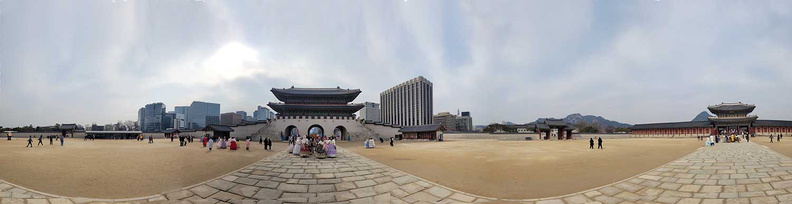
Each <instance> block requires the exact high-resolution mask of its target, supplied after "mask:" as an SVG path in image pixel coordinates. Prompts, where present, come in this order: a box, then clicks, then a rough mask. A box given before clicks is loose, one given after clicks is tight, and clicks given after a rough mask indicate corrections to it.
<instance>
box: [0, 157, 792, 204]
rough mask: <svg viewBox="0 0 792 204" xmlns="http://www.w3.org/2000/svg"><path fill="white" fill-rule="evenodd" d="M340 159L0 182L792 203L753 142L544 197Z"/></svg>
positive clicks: (182, 196) (21, 199)
mask: <svg viewBox="0 0 792 204" xmlns="http://www.w3.org/2000/svg"><path fill="white" fill-rule="evenodd" d="M339 156H340V157H339V158H335V159H323V160H319V159H314V158H299V157H297V156H293V155H289V154H286V153H285V152H281V153H278V154H276V155H273V156H270V157H268V158H264V159H262V160H261V161H259V162H256V163H254V164H252V165H250V166H248V167H245V168H242V169H240V170H238V171H236V172H233V173H231V174H228V175H226V176H222V177H220V178H218V179H214V180H211V181H208V182H205V183H202V184H198V185H196V186H191V187H187V188H184V189H182V190H178V191H173V192H169V193H165V194H163V195H155V196H149V197H142V198H131V199H119V200H96V199H86V198H64V197H60V196H56V195H49V194H45V193H40V192H34V191H31V190H27V189H24V188H22V187H18V186H15V185H12V184H8V183H3V182H0V191H2V192H0V198H2V203H3V204H5V203H19V204H24V203H27V204H38V203H41V204H46V203H52V204H60V203H90V202H130V203H139V202H168V203H171V202H174V203H182V202H184V203H222V202H228V203H306V202H307V203H471V202H487V201H496V202H515V203H537V204H546V203H559V204H560V203H779V202H780V203H786V202H789V203H792V174H790V173H792V159H790V158H789V157H786V156H783V155H780V154H778V153H775V152H773V151H771V150H769V149H767V148H765V147H763V146H760V145H757V144H754V143H737V144H718V145H716V146H714V147H710V148H701V149H699V150H697V151H696V152H694V153H691V154H690V155H688V156H685V157H683V158H680V159H678V160H676V161H674V162H671V163H669V164H666V165H664V166H661V167H659V168H656V169H654V170H651V171H649V172H646V173H643V174H640V175H637V176H635V177H633V178H629V179H626V180H624V181H621V182H616V183H614V184H611V185H607V186H604V187H601V188H596V189H591V190H588V191H583V192H579V193H574V194H570V195H565V196H559V197H554V198H543V199H526V200H505V199H496V198H486V197H481V196H475V195H470V194H466V193H463V192H458V191H455V190H452V189H448V188H447V187H444V186H439V185H436V184H434V183H431V182H428V181H424V180H422V179H419V178H416V177H414V176H412V175H409V174H405V173H403V172H401V171H398V170H395V169H393V168H390V167H387V166H384V165H382V164H380V163H377V162H375V161H372V160H370V159H367V158H365V157H362V156H359V155H357V154H355V153H352V152H348V151H345V150H343V149H339Z"/></svg>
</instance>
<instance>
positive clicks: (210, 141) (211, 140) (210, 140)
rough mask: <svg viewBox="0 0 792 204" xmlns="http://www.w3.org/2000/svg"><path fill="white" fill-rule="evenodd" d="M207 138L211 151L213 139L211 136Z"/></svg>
mask: <svg viewBox="0 0 792 204" xmlns="http://www.w3.org/2000/svg"><path fill="white" fill-rule="evenodd" d="M207 139H208V140H209V151H212V146H214V140H213V139H212V138H207Z"/></svg>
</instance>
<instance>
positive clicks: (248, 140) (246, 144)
mask: <svg viewBox="0 0 792 204" xmlns="http://www.w3.org/2000/svg"><path fill="white" fill-rule="evenodd" d="M245 150H247V151H250V136H248V137H247V139H246V140H245Z"/></svg>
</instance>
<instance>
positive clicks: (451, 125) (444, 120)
mask: <svg viewBox="0 0 792 204" xmlns="http://www.w3.org/2000/svg"><path fill="white" fill-rule="evenodd" d="M432 124H439V125H442V126H443V127H444V128H445V129H446V131H457V116H455V115H453V114H451V113H449V112H440V113H438V114H437V115H434V116H432Z"/></svg>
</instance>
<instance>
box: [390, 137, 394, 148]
mask: <svg viewBox="0 0 792 204" xmlns="http://www.w3.org/2000/svg"><path fill="white" fill-rule="evenodd" d="M390 146H391V147H393V137H391V138H390Z"/></svg>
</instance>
